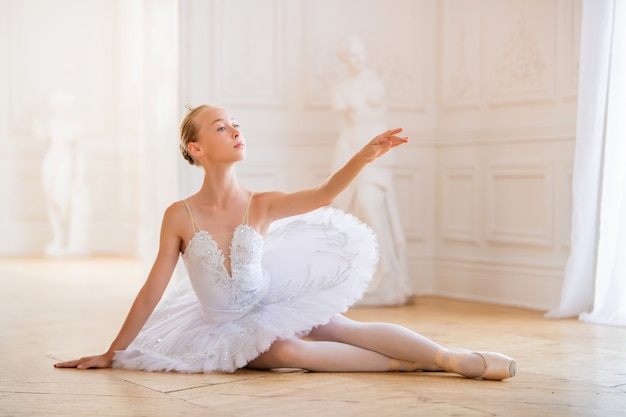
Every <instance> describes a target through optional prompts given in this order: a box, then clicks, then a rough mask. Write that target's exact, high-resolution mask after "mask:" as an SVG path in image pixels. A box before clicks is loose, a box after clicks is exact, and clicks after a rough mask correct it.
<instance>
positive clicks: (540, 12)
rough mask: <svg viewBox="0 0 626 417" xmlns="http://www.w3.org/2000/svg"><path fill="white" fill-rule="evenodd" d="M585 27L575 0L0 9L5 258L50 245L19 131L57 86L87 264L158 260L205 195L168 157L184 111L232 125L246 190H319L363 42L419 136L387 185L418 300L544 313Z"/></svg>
mask: <svg viewBox="0 0 626 417" xmlns="http://www.w3.org/2000/svg"><path fill="white" fill-rule="evenodd" d="M178 4H180V11H178ZM357 10H358V13H357V12H356V11H357ZM580 11H581V8H580V0H445V1H436V0H387V1H381V0H367V1H363V0H254V1H250V0H181V1H180V2H178V1H177V0H158V1H149V2H147V1H141V0H131V1H126V0H125V1H122V0H88V1H80V0H63V1H61V0H59V1H55V2H49V1H46V0H20V1H17V0H0V51H2V56H3V57H6V58H8V59H2V60H0V147H1V148H0V149H1V152H0V201H2V204H1V205H0V237H1V238H0V254H2V255H38V254H40V253H41V252H42V249H43V247H44V245H45V243H46V242H47V240H48V239H49V238H50V229H49V226H48V224H47V219H46V214H45V206H44V204H43V197H42V188H41V182H40V166H41V159H42V156H43V151H44V148H43V145H42V144H40V143H35V142H34V137H33V135H32V132H31V129H30V126H31V124H32V121H33V120H34V119H35V118H36V117H39V115H40V114H41V112H42V111H43V110H42V109H43V108H44V107H45V103H46V102H47V100H48V97H49V95H50V94H51V92H52V91H54V89H56V88H58V87H59V86H63V87H65V88H68V89H71V90H72V91H73V92H74V93H75V94H76V96H77V99H78V101H79V103H80V105H81V107H80V115H81V118H82V120H83V121H84V122H85V125H86V126H87V127H88V134H86V135H85V138H84V143H85V145H86V148H87V151H88V154H89V158H88V160H89V164H88V170H87V179H88V183H89V185H90V190H91V194H90V207H91V212H90V220H89V222H88V223H89V224H88V225H87V227H88V228H89V229H90V236H91V238H90V245H89V246H90V252H91V253H94V254H102V253H114V254H123V255H134V256H137V255H139V256H142V257H143V258H144V259H147V261H150V260H151V256H152V254H153V253H154V251H155V249H156V248H155V246H154V242H156V234H157V233H158V223H159V220H160V217H161V215H162V211H163V209H164V208H165V206H166V205H167V204H168V203H169V202H170V201H172V200H173V199H175V198H178V197H183V196H186V195H188V194H189V193H191V192H193V191H194V190H195V189H196V187H197V186H198V184H199V182H200V180H201V176H200V172H199V170H198V169H195V168H192V167H190V166H188V165H186V163H185V162H184V160H182V158H180V157H179V155H178V151H177V142H176V128H177V125H178V121H179V120H180V117H181V116H182V114H183V113H184V107H183V105H184V104H185V103H189V104H192V105H196V104H199V103H204V102H208V103H215V104H219V105H223V106H226V107H228V108H229V109H230V110H231V111H232V112H233V113H235V114H236V115H237V117H238V119H239V121H240V122H241V123H243V125H244V128H245V132H246V136H247V140H248V144H249V152H248V159H247V160H246V161H245V162H244V163H243V164H242V165H241V166H240V167H239V174H240V177H241V179H242V181H244V182H245V183H246V185H247V186H249V187H250V188H253V189H257V190H263V189H269V188H280V189H286V190H293V189H296V188H299V187H303V186H308V185H311V184H314V183H316V182H318V181H320V180H322V179H323V178H325V177H326V176H327V175H328V174H329V169H330V157H331V154H332V149H333V145H334V141H335V139H336V137H337V136H338V134H339V130H340V120H339V117H338V115H336V114H334V113H333V112H331V111H330V109H329V101H328V93H329V88H330V85H331V83H332V82H333V80H335V79H336V78H337V77H338V75H339V74H340V71H341V70H342V68H341V67H340V65H339V63H338V61H337V59H336V57H335V54H334V48H335V44H336V42H337V40H338V39H339V38H340V37H341V36H343V35H344V34H347V33H355V32H356V33H359V34H360V35H361V36H362V37H363V38H364V39H365V41H366V42H367V44H368V52H369V61H370V64H372V66H374V67H375V68H376V69H377V70H378V71H379V72H380V74H381V75H382V77H383V79H384V80H385V82H386V85H387V89H388V93H389V101H390V105H391V123H390V124H391V125H394V126H395V125H401V126H404V127H405V128H406V131H407V133H408V134H409V135H410V136H411V137H412V139H413V140H412V142H411V143H410V144H409V145H406V146H405V148H404V149H403V151H402V152H401V153H400V154H399V160H398V164H397V166H396V172H395V178H396V184H397V191H398V198H399V200H400V201H399V206H400V209H401V215H402V221H403V223H404V224H405V231H406V235H407V238H408V257H409V262H410V269H411V273H412V277H413V281H414V287H415V289H416V291H417V292H418V293H422V294H433V293H434V294H442V295H448V296H453V297H460V298H469V299H476V300H484V301H491V302H497V303H506V304H513V305H521V306H527V307H535V308H539V309H545V308H548V307H551V306H553V305H554V304H556V302H557V300H558V295H559V291H560V285H561V281H562V275H563V270H564V264H565V260H566V258H567V256H568V253H569V222H570V199H571V197H570V188H569V183H570V180H571V171H572V154H573V145H574V135H575V109H576V90H577V76H578V74H577V67H578V54H577V51H578V36H579V31H580V27H579V25H580ZM179 13H180V15H179ZM177 27H179V28H180V32H178V31H177ZM178 36H180V39H179V38H178ZM178 48H180V51H179V50H178ZM179 52H180V62H176V56H178V53H179ZM179 70H180V73H179V72H178V71H179ZM177 91H178V92H179V97H176V96H177V93H176V92H177Z"/></svg>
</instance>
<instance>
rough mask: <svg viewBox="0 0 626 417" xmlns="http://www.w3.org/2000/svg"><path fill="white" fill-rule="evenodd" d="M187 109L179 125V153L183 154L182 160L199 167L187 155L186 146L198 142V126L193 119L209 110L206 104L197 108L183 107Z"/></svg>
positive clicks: (189, 155) (188, 154)
mask: <svg viewBox="0 0 626 417" xmlns="http://www.w3.org/2000/svg"><path fill="white" fill-rule="evenodd" d="M185 107H186V108H187V110H188V111H187V114H186V115H185V117H184V118H183V121H182V122H181V123H180V144H179V145H180V152H181V153H182V154H183V158H185V160H186V161H187V162H189V163H190V164H191V165H199V164H198V162H197V161H196V160H195V159H193V156H191V154H190V153H189V150H188V149H187V145H189V143H190V142H195V141H197V140H198V137H197V136H198V125H197V123H196V121H195V117H196V115H197V114H198V113H200V112H201V111H202V110H204V109H207V108H209V107H210V106H207V105H206V104H201V105H199V106H197V107H191V106H185Z"/></svg>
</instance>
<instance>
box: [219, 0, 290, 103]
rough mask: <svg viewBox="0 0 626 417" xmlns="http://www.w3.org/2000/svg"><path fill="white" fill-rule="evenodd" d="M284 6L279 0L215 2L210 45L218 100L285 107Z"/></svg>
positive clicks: (221, 101)
mask: <svg viewBox="0 0 626 417" xmlns="http://www.w3.org/2000/svg"><path fill="white" fill-rule="evenodd" d="M285 7H286V6H285V2H284V1H279V0H257V1H254V2H250V1H244V0H229V1H218V2H217V6H216V7H215V13H214V15H213V19H212V21H213V28H214V30H213V38H214V42H213V43H212V46H213V48H215V51H216V52H215V59H214V60H213V65H214V71H215V75H214V78H213V82H214V84H213V87H214V91H215V99H216V101H217V102H218V103H220V104H221V105H252V106H260V107H267V106H286V102H285V90H286V86H285V85H284V80H285V77H284V74H283V70H284V69H285V67H286V65H285V58H286V51H285V39H286V36H285V10H284V9H285ZM226 40H227V41H226Z"/></svg>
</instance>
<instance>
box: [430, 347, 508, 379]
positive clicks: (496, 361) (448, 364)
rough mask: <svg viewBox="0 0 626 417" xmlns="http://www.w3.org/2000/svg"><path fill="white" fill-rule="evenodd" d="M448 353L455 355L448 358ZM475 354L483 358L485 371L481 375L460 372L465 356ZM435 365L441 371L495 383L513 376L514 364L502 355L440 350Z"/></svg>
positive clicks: (456, 349) (461, 350) (463, 350)
mask: <svg viewBox="0 0 626 417" xmlns="http://www.w3.org/2000/svg"><path fill="white" fill-rule="evenodd" d="M449 353H457V354H458V355H454V356H452V357H450V355H449ZM471 354H476V355H478V356H480V357H481V358H483V361H484V362H485V370H484V371H483V373H482V374H478V375H473V374H470V375H467V374H465V373H463V372H460V370H461V366H460V363H461V362H462V361H463V360H464V359H465V358H466V356H467V355H471ZM435 363H436V364H437V365H438V366H440V367H441V368H442V369H448V370H450V371H451V372H455V373H458V374H461V375H463V376H466V377H468V378H482V379H490V380H495V381H501V380H503V379H507V378H511V377H514V376H515V370H516V364H515V360H513V359H512V358H510V357H508V356H505V355H502V354H500V353H496V352H472V351H469V350H466V349H458V348H452V349H442V350H441V351H439V352H438V353H437V355H436V356H435Z"/></svg>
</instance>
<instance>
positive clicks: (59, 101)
mask: <svg viewBox="0 0 626 417" xmlns="http://www.w3.org/2000/svg"><path fill="white" fill-rule="evenodd" d="M74 102H75V99H74V96H73V95H72V94H70V93H68V92H66V91H62V90H59V91H57V92H55V93H54V94H52V96H51V97H50V101H49V110H50V115H49V117H48V118H47V120H46V121H37V122H35V125H34V130H35V135H36V136H37V137H39V138H40V139H45V140H46V141H47V143H48V146H47V149H46V153H45V155H44V158H43V161H42V166H41V176H42V178H41V179H42V185H43V189H44V194H45V201H46V209H47V214H48V219H49V222H50V227H51V229H52V240H51V241H50V242H49V243H48V244H47V245H46V247H45V249H44V253H45V255H47V256H74V255H84V254H87V253H88V251H89V248H88V225H89V215H88V213H89V210H88V198H87V188H86V185H85V180H84V169H83V168H84V167H83V164H84V158H83V157H82V150H81V148H80V141H79V137H80V134H81V132H80V131H81V128H80V123H79V121H78V118H77V117H76V113H75V109H74Z"/></svg>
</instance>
